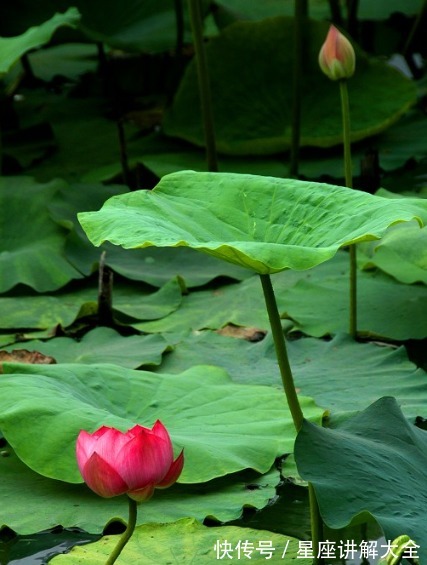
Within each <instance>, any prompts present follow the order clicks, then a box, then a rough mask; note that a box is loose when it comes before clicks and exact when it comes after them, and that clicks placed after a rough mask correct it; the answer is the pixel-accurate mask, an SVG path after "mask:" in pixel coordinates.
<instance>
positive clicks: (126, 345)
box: [2, 327, 168, 369]
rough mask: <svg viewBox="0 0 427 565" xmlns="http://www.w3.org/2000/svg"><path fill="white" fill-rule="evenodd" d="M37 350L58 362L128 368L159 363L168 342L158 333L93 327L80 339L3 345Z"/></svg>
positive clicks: (57, 339)
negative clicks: (131, 333) (110, 364)
mask: <svg viewBox="0 0 427 565" xmlns="http://www.w3.org/2000/svg"><path fill="white" fill-rule="evenodd" d="M23 348H25V349H27V350H29V351H38V352H40V353H43V354H44V355H49V356H51V357H53V358H54V359H55V360H56V362H57V363H85V364H91V363H114V364H116V365H120V366H121V367H127V368H128V369H137V368H138V367H140V366H141V365H144V366H152V365H160V363H161V360H162V353H163V352H164V351H166V350H167V349H168V343H167V342H166V341H165V339H164V338H163V337H162V336H161V335H146V336H139V335H132V336H126V337H123V336H121V335H120V334H119V333H117V332H116V331H114V330H113V329H111V328H103V327H100V328H95V329H93V330H92V331H90V332H88V333H87V334H86V335H85V336H84V337H83V338H82V339H81V340H80V341H76V340H74V339H71V338H69V337H56V338H52V339H50V340H48V341H40V340H31V341H26V342H24V343H15V344H14V345H8V346H7V347H4V348H2V349H4V350H5V351H12V350H14V349H23Z"/></svg>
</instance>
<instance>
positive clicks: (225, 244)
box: [79, 171, 427, 274]
mask: <svg viewBox="0 0 427 565" xmlns="http://www.w3.org/2000/svg"><path fill="white" fill-rule="evenodd" d="M423 210H427V203H426V202H423V201H418V200H415V199H405V200H404V201H402V200H400V201H396V200H392V199H385V198H379V197H376V196H372V195H369V194H366V193H362V192H358V191H352V190H349V189H347V188H345V187H338V186H332V185H327V184H320V183H314V182H304V181H297V180H291V179H278V178H273V177H260V176H252V175H239V174H232V173H229V174H227V173H195V172H192V171H182V172H179V173H174V174H171V175H167V176H165V177H163V178H162V179H161V181H160V183H159V184H158V185H157V187H156V188H155V189H154V190H153V191H136V192H132V193H129V194H125V195H122V196H118V197H113V198H111V199H110V200H108V201H107V202H106V203H105V204H104V206H103V208H102V209H101V210H100V211H99V212H88V213H81V214H79V220H80V222H81V224H82V226H83V229H84V230H85V231H86V233H87V235H88V237H89V239H90V240H91V241H92V243H93V244H94V245H100V244H101V243H103V242H104V241H106V240H108V241H110V242H111V243H113V244H115V245H121V246H123V247H125V248H137V247H149V246H157V247H179V246H184V247H191V248H193V249H197V250H200V251H204V252H206V253H208V254H210V255H213V256H215V257H218V258H220V259H224V260H226V261H229V262H231V263H234V264H237V265H240V266H243V267H246V268H250V269H253V270H254V271H256V272H258V273H263V274H265V273H275V272H278V271H281V270H283V269H287V268H290V269H295V270H304V269H309V268H311V267H314V266H316V265H318V264H319V263H322V262H323V261H327V260H328V259H331V258H332V257H333V256H334V255H335V254H336V252H337V251H338V249H339V248H340V247H343V246H345V245H348V244H350V243H355V242H359V241H366V240H371V239H376V238H379V237H381V236H382V235H383V233H384V232H385V229H386V228H387V227H388V226H389V225H390V224H393V223H396V222H398V221H404V220H412V219H414V218H417V217H418V215H419V214H420V213H421V212H422V211H423Z"/></svg>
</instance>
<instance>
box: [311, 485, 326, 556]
mask: <svg viewBox="0 0 427 565" xmlns="http://www.w3.org/2000/svg"><path fill="white" fill-rule="evenodd" d="M308 500H309V504H310V526H311V544H312V548H313V555H314V556H315V557H314V563H317V562H318V559H317V556H318V555H319V543H320V541H322V538H323V521H322V518H321V516H320V512H319V505H318V503H317V498H316V493H315V491H314V487H313V485H312V484H311V483H308Z"/></svg>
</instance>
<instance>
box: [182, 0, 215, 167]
mask: <svg viewBox="0 0 427 565" xmlns="http://www.w3.org/2000/svg"><path fill="white" fill-rule="evenodd" d="M188 5H189V9H190V21H191V31H192V33H193V40H194V50H195V57H196V65H197V77H198V81H199V93H200V105H201V110H202V118H203V128H204V133H205V144H206V160H207V164H208V171H210V172H213V173H216V172H217V171H218V159H217V154H216V142H215V129H214V121H213V110H212V98H211V90H210V85H209V73H208V64H207V59H206V52H205V46H204V43H203V22H202V11H201V7H200V0H188Z"/></svg>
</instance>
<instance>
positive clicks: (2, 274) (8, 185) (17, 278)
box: [0, 177, 81, 292]
mask: <svg viewBox="0 0 427 565" xmlns="http://www.w3.org/2000/svg"><path fill="white" fill-rule="evenodd" d="M62 186H63V183H62V182H61V181H58V180H54V181H51V182H49V183H47V184H39V183H36V182H35V181H34V180H33V179H32V178H29V177H2V178H0V203H1V206H0V223H1V232H0V233H1V238H0V292H5V291H6V290H9V289H10V288H12V287H14V286H15V285H17V284H19V283H22V284H25V285H27V286H30V287H32V288H34V289H35V290H37V291H39V292H46V291H49V290H55V289H57V288H60V287H61V286H64V285H65V284H66V283H68V282H69V281H70V280H71V279H76V278H81V274H80V273H79V272H78V271H76V269H74V267H72V265H71V264H70V263H69V262H68V261H67V260H66V258H65V257H64V245H65V237H66V234H67V231H66V230H65V229H63V228H61V227H60V226H58V225H57V224H56V223H55V222H53V221H52V220H51V219H50V217H49V214H48V211H47V203H48V202H49V200H50V199H51V198H52V197H53V195H54V194H55V193H56V192H57V190H59V189H60V187H62Z"/></svg>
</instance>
